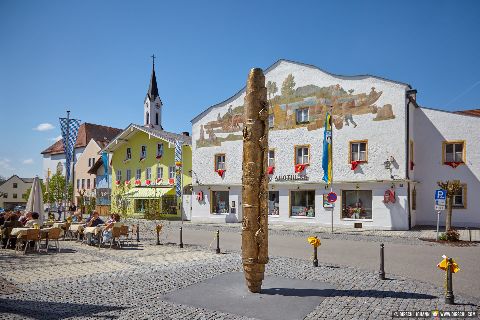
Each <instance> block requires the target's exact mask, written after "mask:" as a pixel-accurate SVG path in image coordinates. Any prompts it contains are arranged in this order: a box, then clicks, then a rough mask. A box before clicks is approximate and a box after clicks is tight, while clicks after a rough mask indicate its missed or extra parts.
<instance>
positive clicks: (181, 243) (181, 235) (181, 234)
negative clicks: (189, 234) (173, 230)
mask: <svg viewBox="0 0 480 320" xmlns="http://www.w3.org/2000/svg"><path fill="white" fill-rule="evenodd" d="M180 248H183V228H182V227H180Z"/></svg>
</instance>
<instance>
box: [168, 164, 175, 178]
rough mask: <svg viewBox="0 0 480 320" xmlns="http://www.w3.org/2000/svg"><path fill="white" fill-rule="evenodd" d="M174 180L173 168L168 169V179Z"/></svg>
mask: <svg viewBox="0 0 480 320" xmlns="http://www.w3.org/2000/svg"><path fill="white" fill-rule="evenodd" d="M174 178H175V166H170V167H168V179H174Z"/></svg>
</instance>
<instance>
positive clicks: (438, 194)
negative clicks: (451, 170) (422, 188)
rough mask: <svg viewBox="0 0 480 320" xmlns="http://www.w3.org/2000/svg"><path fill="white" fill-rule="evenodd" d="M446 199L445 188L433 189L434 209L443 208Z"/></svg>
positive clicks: (439, 209)
mask: <svg viewBox="0 0 480 320" xmlns="http://www.w3.org/2000/svg"><path fill="white" fill-rule="evenodd" d="M446 199H447V191H446V190H442V189H439V190H435V211H442V210H445V204H446Z"/></svg>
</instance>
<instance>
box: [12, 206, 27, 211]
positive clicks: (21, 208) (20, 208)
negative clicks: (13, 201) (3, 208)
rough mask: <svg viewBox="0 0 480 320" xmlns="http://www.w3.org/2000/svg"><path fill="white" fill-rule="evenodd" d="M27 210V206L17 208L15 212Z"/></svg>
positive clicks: (14, 209)
mask: <svg viewBox="0 0 480 320" xmlns="http://www.w3.org/2000/svg"><path fill="white" fill-rule="evenodd" d="M26 208H27V207H26V206H16V207H15V208H13V211H25V209H26Z"/></svg>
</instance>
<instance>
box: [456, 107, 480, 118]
mask: <svg viewBox="0 0 480 320" xmlns="http://www.w3.org/2000/svg"><path fill="white" fill-rule="evenodd" d="M455 113H458V114H464V115H467V116H474V117H480V109H472V110H463V111H456V112H455Z"/></svg>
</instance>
